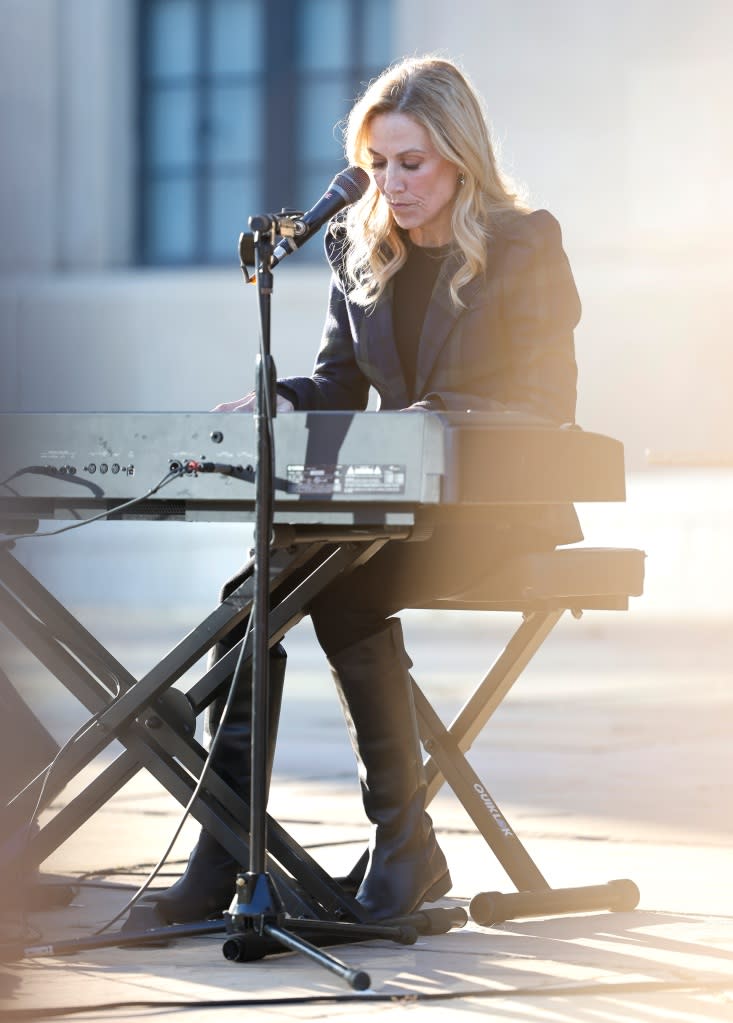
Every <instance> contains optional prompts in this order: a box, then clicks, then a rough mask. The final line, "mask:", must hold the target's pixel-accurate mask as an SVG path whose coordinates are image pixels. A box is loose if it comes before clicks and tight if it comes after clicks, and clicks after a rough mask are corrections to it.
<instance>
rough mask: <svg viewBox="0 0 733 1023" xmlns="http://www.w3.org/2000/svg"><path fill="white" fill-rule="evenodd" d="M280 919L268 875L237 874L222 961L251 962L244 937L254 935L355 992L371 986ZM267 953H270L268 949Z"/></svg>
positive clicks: (365, 977)
mask: <svg viewBox="0 0 733 1023" xmlns="http://www.w3.org/2000/svg"><path fill="white" fill-rule="evenodd" d="M284 919H285V913H284V911H283V907H282V902H281V900H280V897H279V895H278V894H277V891H276V889H275V886H274V885H273V883H272V880H271V878H270V877H269V875H268V874H253V873H252V872H251V871H250V872H247V873H245V874H238V875H237V883H236V893H235V895H234V899H233V901H232V904H231V906H230V907H229V912H228V914H227V915H226V920H227V923H226V928H227V931H228V932H229V934H230V937H229V938H228V939H227V940H226V941H225V942H224V945H223V947H222V952H223V954H224V958H225V959H230V960H234V961H235V962H242V961H244V960H246V959H252V958H254V956H252V955H251V954H248V952H249V946H248V942H247V936H248V935H252V934H256V935H258V936H259V937H261V938H270V939H271V941H273V942H275V943H276V944H277V945H281V946H283V947H284V948H287V949H290V951H292V952H301V953H303V954H304V955H306V956H308V957H309V958H310V959H312V960H313V961H314V962H317V963H319V965H321V966H323V967H324V968H325V969H327V970H330V972H331V973H334V974H336V976H337V977H341V979H342V980H345V981H346V982H347V984H348V985H349V986H350V987H352V988H353V989H354V990H355V991H366V990H367V988H369V987H370V986H371V979H370V977H369V974H368V973H365V972H364V970H354V969H352V968H351V967H350V966H347V964H346V963H344V962H342V961H341V960H340V959H336V958H335V957H334V956H332V955H329V954H328V952H324V951H323V949H320V948H318V946H317V945H312V944H311V943H310V942H309V941H306V940H305V938H302V937H298V936H296V935H295V934H292V933H291V932H290V931H289V930H286V929H285V928H284V927H283V926H282V924H283V923H284ZM269 950H270V951H271V950H272V946H270V949H269ZM262 954H263V955H265V954H266V951H265V950H263V953H262Z"/></svg>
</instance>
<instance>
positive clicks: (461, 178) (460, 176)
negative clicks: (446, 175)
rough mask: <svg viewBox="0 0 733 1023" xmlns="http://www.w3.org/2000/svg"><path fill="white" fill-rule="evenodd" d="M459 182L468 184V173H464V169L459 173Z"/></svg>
mask: <svg viewBox="0 0 733 1023" xmlns="http://www.w3.org/2000/svg"><path fill="white" fill-rule="evenodd" d="M458 184H459V185H465V184H466V175H465V174H464V173H463V171H461V173H460V174H459V175H458Z"/></svg>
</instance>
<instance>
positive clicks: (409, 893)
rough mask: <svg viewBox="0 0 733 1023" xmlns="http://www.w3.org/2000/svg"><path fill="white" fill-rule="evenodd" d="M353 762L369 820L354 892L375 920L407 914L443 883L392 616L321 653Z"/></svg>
mask: <svg viewBox="0 0 733 1023" xmlns="http://www.w3.org/2000/svg"><path fill="white" fill-rule="evenodd" d="M329 661H330V664H331V668H332V672H333V676H334V680H335V682H336V686H337V689H338V692H339V697H340V699H341V703H342V706H343V709H344V716H345V717H346V721H347V724H348V727H349V733H350V738H351V743H352V746H353V749H354V753H355V754H356V758H357V761H358V763H359V777H360V781H361V789H362V797H363V801H364V809H365V810H366V814H367V817H368V818H369V820H370V821H371V822H372V824H373V825H374V829H373V832H372V838H371V842H370V847H369V863H368V865H367V868H366V873H365V875H364V880H363V881H362V883H361V886H360V888H359V890H358V892H357V894H356V898H357V899H358V901H359V902H360V903H361V904H362V905H363V906H364V907H365V908H366V909H368V910H369V911H370V912H371V913H372V915H373V916H374V917H375V918H376V919H385V918H387V917H394V916H403V915H404V914H406V913H412V912H414V911H415V910H416V909H418V908H419V906H420V905H421V904H422V903H423V902H430V901H434V900H435V899H439V898H441V896H443V895H445V894H446V892H448V891H449V890H450V888H451V880H450V874H449V873H448V865H447V863H446V861H445V857H444V855H443V853H442V851H441V849H440V847H439V846H438V843H437V840H436V838H435V832H434V831H433V824H432V821H431V819H430V817H429V816H428V814H427V813H426V812H425V794H426V784H425V776H424V771H423V764H422V754H421V749H420V740H419V737H418V733H417V724H416V719H415V708H414V703H413V698H412V683H411V680H410V673H409V668H410V667H411V664H412V662H411V661H410V659H409V657H408V655H407V653H406V651H405V647H404V643H403V640H402V627H401V625H400V622H399V620H398V619H396V618H393V619H389V620H388V621H387V625H386V628H385V629H383V630H382V631H381V632H377V633H376V634H374V635H372V636H369V637H367V638H366V639H364V640H360V641H359V642H357V643H354V644H353V645H352V646H350V647H347V648H346V649H344V650H339V651H338V652H337V653H336V654H333V655H331V656H330V658H329Z"/></svg>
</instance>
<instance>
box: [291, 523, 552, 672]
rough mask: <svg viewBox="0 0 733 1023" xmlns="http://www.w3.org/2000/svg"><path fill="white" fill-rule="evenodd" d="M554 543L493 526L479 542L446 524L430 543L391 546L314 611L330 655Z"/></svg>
mask: <svg viewBox="0 0 733 1023" xmlns="http://www.w3.org/2000/svg"><path fill="white" fill-rule="evenodd" d="M554 547H555V544H554V542H553V541H552V540H551V539H550V538H549V537H548V536H547V535H546V534H544V533H542V532H541V531H539V530H536V529H532V528H530V527H527V526H521V527H512V528H498V527H489V528H488V529H487V530H485V531H482V533H481V535H480V536H479V537H477V536H476V535H475V534H474V533H473V531H466V530H463V529H461V528H459V527H458V526H455V527H454V526H450V525H448V524H444V525H440V526H438V527H437V528H436V530H435V531H434V533H433V535H432V536H431V537H430V539H428V540H424V541H413V542H404V541H396V540H393V541H390V542H389V543H387V544H386V545H385V546H384V547H382V549H381V550H380V551H378V552H377V553H376V554H375V555H374V556H373V557H372V558H371V559H370V560H369V561H368V562H366V564H364V565H361V566H360V567H359V568H356V569H354V570H353V571H352V572H350V573H349V574H348V575H346V576H344V577H343V578H339V579H336V580H335V581H334V582H333V583H331V585H330V586H328V587H327V588H326V589H325V590H324V591H323V592H322V593H320V594H319V595H318V596H317V597H316V598H315V599H314V600H313V602H312V603H311V605H310V608H309V611H310V615H311V619H312V621H313V627H314V629H315V633H316V636H317V637H318V642H319V643H320V645H321V647H322V649H323V651H324V653H325V654H326V656H330V655H332V654H335V653H338V651H339V650H344V649H346V647H349V646H351V645H352V644H354V643H357V642H359V641H360V640H362V639H365V638H366V637H367V636H372V635H374V634H376V633H377V632H380V631H381V630H382V629H383V628H384V622H385V620H386V619H387V618H389V617H390V616H392V615H394V614H395V613H396V612H399V611H401V610H403V609H404V608H409V607H421V606H422V605H423V604H425V603H427V602H430V601H431V600H434V599H437V598H439V597H450V596H453V595H454V594H457V593H459V592H460V591H461V590H464V589H466V588H467V587H469V586H471V585H473V584H475V583H478V582H480V580H481V579H483V578H486V576H488V575H490V573H491V572H492V570H496V568H497V567H498V566H499V565H500V564H501V562H502V561H504V560H506V559H507V558H510V557H512V556H514V555H517V554H520V553H525V552H528V551H543V550H553V549H554Z"/></svg>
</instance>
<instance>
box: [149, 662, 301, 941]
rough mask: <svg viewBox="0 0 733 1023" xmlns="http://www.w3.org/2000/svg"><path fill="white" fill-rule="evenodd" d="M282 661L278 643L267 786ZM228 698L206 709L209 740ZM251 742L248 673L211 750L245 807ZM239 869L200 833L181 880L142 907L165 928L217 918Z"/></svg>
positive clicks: (270, 700)
mask: <svg viewBox="0 0 733 1023" xmlns="http://www.w3.org/2000/svg"><path fill="white" fill-rule="evenodd" d="M286 660H287V655H286V653H285V650H284V649H283V648H282V646H280V645H279V644H278V645H277V646H274V647H273V648H272V649H271V650H270V669H269V683H270V684H269V698H268V739H267V749H268V763H267V784H268V787H269V782H270V774H271V771H272V761H273V757H274V755H275V741H276V738H277V726H278V721H279V719H280V706H281V703H282V692H283V685H284V682H285V664H286ZM227 696H228V692H224V693H223V694H222V695H221V696H217V697H216V698H215V699H214V701H213V702H212V703H211V705H210V706H209V709H208V714H207V731H208V733H209V735H210V736H213V735H214V734H215V733H216V730H217V728H218V727H219V722H220V720H221V715H222V712H223V710H224V705H225V703H226V700H227ZM251 743H252V679H251V674H250V673H249V672H246V673H245V674H244V675H243V677H242V678H240V680H239V684H238V687H237V690H236V692H235V694H234V697H233V699H232V704H231V706H230V708H229V713H228V714H227V718H226V721H225V722H224V725H223V731H222V734H221V735H220V736H219V739H218V741H217V744H216V749H215V750H214V755H213V758H212V760H211V767H213V769H214V770H215V771H216V773H217V774H218V775H220V777H221V778H222V779H223V780H224V781H226V782H227V783H228V784H229V785H230V786H231V788H232V789H233V790H234V791H235V792H236V793H237V795H238V796H240V797H241V798H242V799H244V800H245V801H246V802H247V803H249V800H250V779H251V774H252V770H251V759H250V757H251V748H252V747H251ZM204 784H205V783H204ZM245 866H246V865H245ZM241 869H242V868H241V867H240V865H239V864H238V863H237V862H236V860H235V859H234V858H233V857H232V856H231V855H230V854H229V853H228V852H227V850H226V849H225V848H224V847H223V846H222V845H220V844H219V843H218V842H217V841H216V839H215V838H214V837H213V836H212V835H210V834H209V833H208V832H207V831H205V830H204V829H203V828H202V829H201V833H200V835H199V839H198V842H197V843H196V845H195V846H194V849H193V851H192V853H191V855H190V857H189V859H188V865H187V866H186V870H185V872H184V874H183V875H182V877H181V878H180V880H178V881H176V883H175V884H174V885H172V886H171V887H170V888H168V889H166V891H164V892H160V893H155V894H151V895H149V896H148V897H147V898H146V899H145V902H146V903H147V904H148V905H149V904H150V903H155V905H156V907H157V909H158V913H159V914H160V916H161V917H162V918H163V919H164V920H165V921H167V922H168V923H188V922H190V921H193V920H204V919H206V918H207V917H209V916H218V915H220V914H221V913H223V912H224V911H225V910H226V909H228V908H229V905H230V903H231V901H232V897H233V895H234V883H235V881H236V877H237V873H238V872H239V871H240V870H241Z"/></svg>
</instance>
